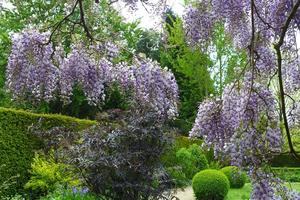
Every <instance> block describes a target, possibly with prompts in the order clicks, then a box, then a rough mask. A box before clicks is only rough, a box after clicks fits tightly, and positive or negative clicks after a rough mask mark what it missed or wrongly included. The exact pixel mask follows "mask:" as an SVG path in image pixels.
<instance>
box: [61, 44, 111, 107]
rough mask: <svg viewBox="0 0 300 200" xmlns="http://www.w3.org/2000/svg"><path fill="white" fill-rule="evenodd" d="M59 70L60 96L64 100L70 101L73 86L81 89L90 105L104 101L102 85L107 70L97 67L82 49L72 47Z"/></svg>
mask: <svg viewBox="0 0 300 200" xmlns="http://www.w3.org/2000/svg"><path fill="white" fill-rule="evenodd" d="M60 70H61V77H60V81H59V85H60V95H61V97H62V98H63V99H64V100H66V101H69V100H70V97H71V96H72V92H73V89H74V87H75V86H79V87H80V88H82V90H83V91H84V94H85V96H86V97H87V100H88V101H89V103H90V104H91V105H96V104H98V103H100V102H102V101H103V100H104V98H105V95H104V84H105V82H106V79H107V78H106V77H105V75H106V71H105V70H107V69H105V68H104V67H100V66H99V65H97V64H96V61H94V60H93V59H91V58H90V57H89V55H88V53H87V52H85V49H84V48H83V47H73V48H72V52H71V53H70V54H69V55H68V57H67V58H66V59H65V60H64V61H63V64H62V66H61V67H60Z"/></svg>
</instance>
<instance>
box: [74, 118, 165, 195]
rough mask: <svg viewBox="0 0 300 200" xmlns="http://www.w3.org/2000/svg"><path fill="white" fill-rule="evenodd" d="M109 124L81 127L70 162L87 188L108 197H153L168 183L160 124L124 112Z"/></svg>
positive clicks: (163, 136)
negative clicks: (163, 160)
mask: <svg viewBox="0 0 300 200" xmlns="http://www.w3.org/2000/svg"><path fill="white" fill-rule="evenodd" d="M124 114H125V115H124V117H123V120H121V119H120V121H123V122H122V123H120V126H119V127H117V128H114V127H112V124H111V123H110V124H107V125H106V126H105V125H103V126H94V127H92V128H90V129H87V130H85V131H84V132H83V133H82V135H83V138H82V141H81V142H80V143H78V144H76V145H75V146H74V148H72V149H70V150H71V151H70V154H69V156H70V163H71V164H73V165H74V166H76V167H78V168H79V169H80V171H82V172H83V173H82V175H83V176H84V181H85V183H86V185H87V186H88V187H89V189H90V191H91V192H93V193H95V194H97V195H103V196H105V197H106V198H108V199H115V200H120V199H122V200H123V199H140V200H143V199H144V200H148V199H149V198H151V199H156V198H159V197H161V196H162V195H164V194H163V193H164V192H165V191H166V188H167V187H168V186H169V181H168V179H167V176H165V174H166V173H165V170H164V169H163V168H162V166H161V163H160V159H159V158H160V157H161V155H162V153H163V152H164V148H165V146H166V144H167V143H168V137H166V136H165V134H164V132H163V129H164V126H163V125H162V124H159V123H157V122H156V121H152V120H153V117H151V116H150V117H149V116H148V113H147V114H146V115H143V116H141V117H137V115H132V113H131V112H128V113H124Z"/></svg>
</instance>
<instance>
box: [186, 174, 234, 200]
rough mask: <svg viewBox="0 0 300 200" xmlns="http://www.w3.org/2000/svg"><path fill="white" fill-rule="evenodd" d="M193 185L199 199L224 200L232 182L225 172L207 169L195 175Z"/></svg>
mask: <svg viewBox="0 0 300 200" xmlns="http://www.w3.org/2000/svg"><path fill="white" fill-rule="evenodd" d="M192 187H193V190H194V193H195V196H196V199H197V200H223V199H224V198H225V197H226V195H227V193H228V191H229V187H230V183H229V181H228V179H227V177H226V176H225V174H224V173H223V172H221V171H218V170H214V169H207V170H203V171H201V172H199V173H197V174H196V175H195V176H194V178H193V183H192Z"/></svg>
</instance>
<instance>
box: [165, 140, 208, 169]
mask: <svg viewBox="0 0 300 200" xmlns="http://www.w3.org/2000/svg"><path fill="white" fill-rule="evenodd" d="M192 144H197V145H199V146H200V145H201V144H202V140H199V139H190V138H188V137H185V136H178V137H176V138H175V140H174V142H173V143H172V145H171V146H170V147H169V148H168V151H166V153H165V154H163V156H162V158H161V159H162V162H163V164H164V166H166V167H173V166H175V165H177V163H176V153H177V151H178V150H180V149H181V148H188V147H189V146H191V145H192Z"/></svg>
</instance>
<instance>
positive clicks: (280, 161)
mask: <svg viewBox="0 0 300 200" xmlns="http://www.w3.org/2000/svg"><path fill="white" fill-rule="evenodd" d="M271 166H272V167H300V162H299V161H298V160H297V159H295V158H294V157H293V156H292V155H291V154H280V155H276V156H274V158H273V160H272V161H271Z"/></svg>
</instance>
